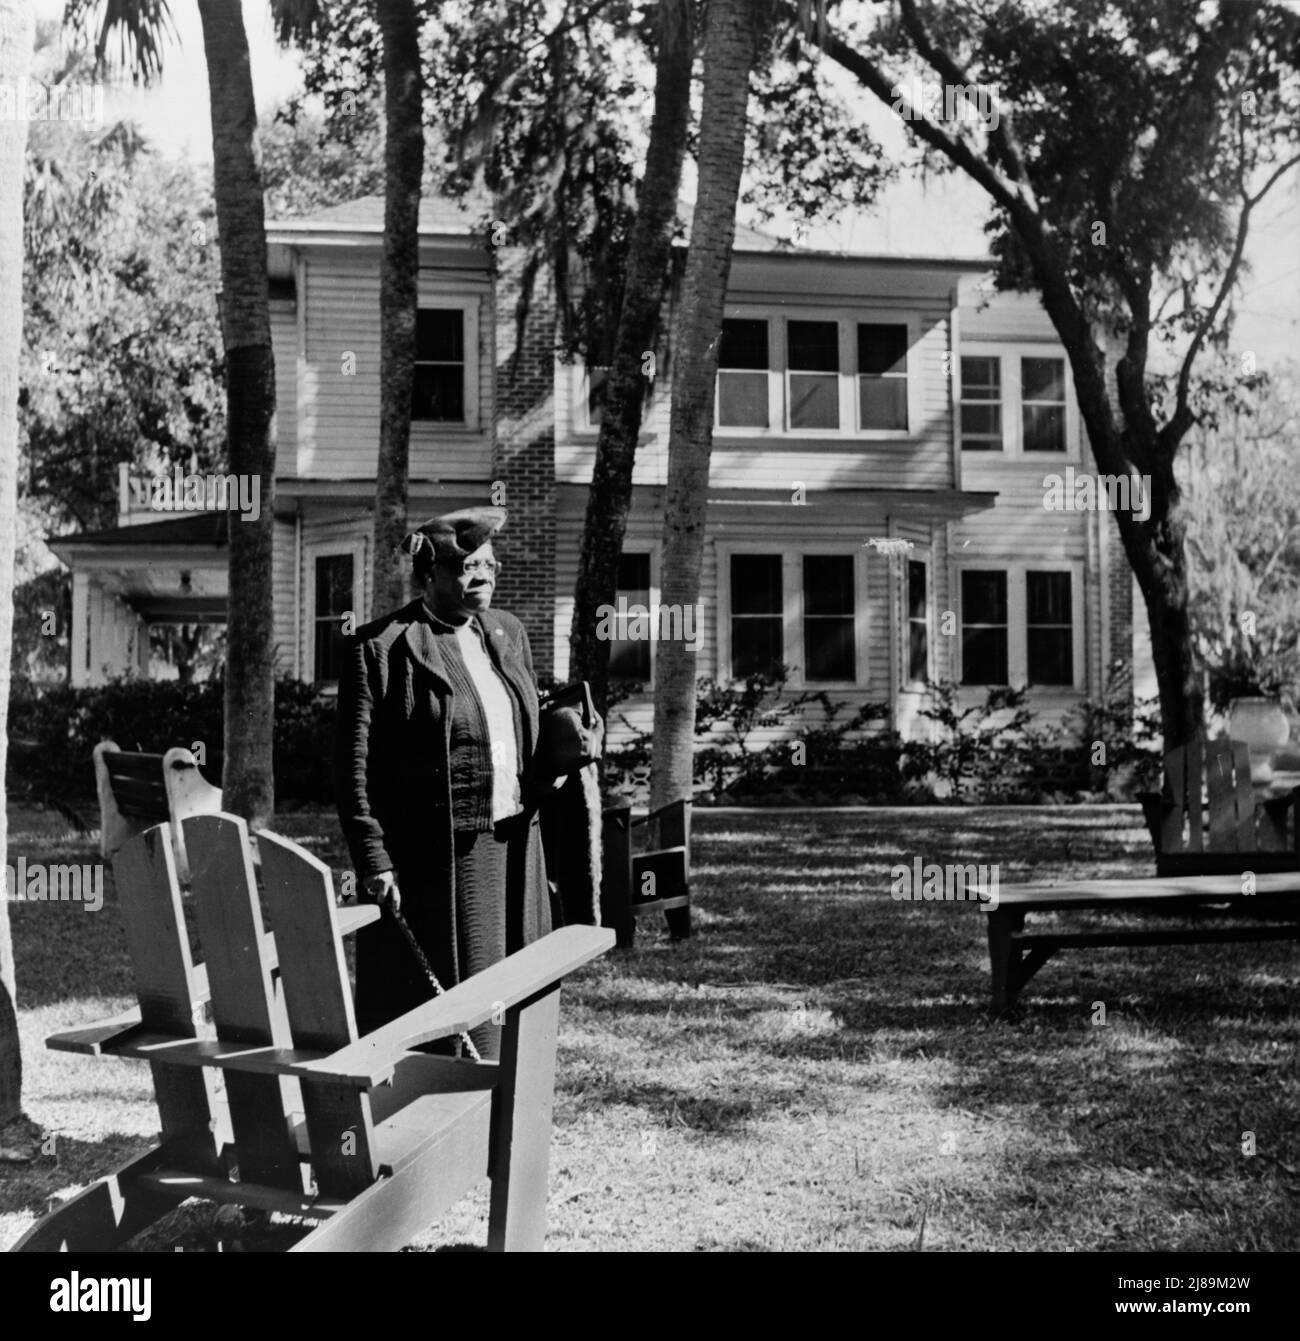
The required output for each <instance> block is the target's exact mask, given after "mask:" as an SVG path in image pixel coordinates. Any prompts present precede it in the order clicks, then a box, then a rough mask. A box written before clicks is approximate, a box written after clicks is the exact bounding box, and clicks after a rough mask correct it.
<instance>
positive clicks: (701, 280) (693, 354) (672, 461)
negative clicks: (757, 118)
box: [650, 0, 765, 809]
mask: <svg viewBox="0 0 1300 1341" xmlns="http://www.w3.org/2000/svg"><path fill="white" fill-rule="evenodd" d="M764 8H765V7H764V6H763V4H762V0H711V3H710V5H709V12H708V29H707V32H706V34H705V39H704V101H703V110H702V113H701V117H700V148H699V188H698V193H697V195H696V198H695V212H694V215H693V217H692V220H691V245H690V251H689V252H688V254H687V257H686V272H685V275H684V277H683V281H682V297H681V302H680V305H679V306H678V309H677V318H676V322H675V325H674V330H673V379H672V382H673V386H672V422H671V427H670V429H669V434H668V488H667V492H666V496H665V506H664V531H663V561H662V572H661V582H660V586H661V594H660V600H661V602H662V604H664V605H666V606H668V607H669V609H672V607H674V606H679V607H680V608H681V611H682V627H683V628H684V625H685V612H686V611H687V609H688V608H690V607H696V608H698V603H699V596H700V564H701V560H702V558H703V554H704V530H705V525H706V522H707V519H708V509H709V457H710V454H711V452H712V450H713V400H714V382H715V379H716V374H717V368H718V343H719V340H720V338H721V334H722V315H723V308H724V305H725V302H726V296H727V280H728V277H729V275H730V273H731V248H732V244H733V243H734V242H735V237H736V199H737V195H738V193H739V190H740V174H741V169H742V167H743V166H744V158H745V126H746V116H745V112H746V107H747V104H748V101H749V75H750V71H751V69H752V68H753V64H754V59H755V56H756V54H757V51H758V43H759V40H760V35H761V29H762V26H763V9H764ZM706 613H707V614H708V615H709V616H710V617H711V616H712V612H706ZM699 627H700V623H699V620H698V619H697V621H696V628H697V629H698V628H699ZM695 678H696V664H695V654H694V652H693V651H691V650H690V648H689V646H688V644H687V642H686V641H685V640H684V639H666V640H664V641H661V642H660V643H659V648H658V656H657V664H656V666H655V708H654V756H653V760H652V763H651V773H650V805H651V808H652V809H658V808H659V807H660V806H663V805H667V804H668V803H669V802H672V801H677V800H681V799H683V798H687V799H689V798H690V797H691V795H692V763H693V753H694V745H695Z"/></svg>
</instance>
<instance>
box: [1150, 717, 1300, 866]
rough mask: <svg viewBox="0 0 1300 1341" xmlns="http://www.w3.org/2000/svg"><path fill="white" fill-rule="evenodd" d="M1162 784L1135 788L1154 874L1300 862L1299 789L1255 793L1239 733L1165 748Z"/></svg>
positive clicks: (1294, 864)
mask: <svg viewBox="0 0 1300 1341" xmlns="http://www.w3.org/2000/svg"><path fill="white" fill-rule="evenodd" d="M1164 764H1165V791H1164V793H1157V792H1139V793H1138V797H1137V799H1138V800H1139V801H1140V802H1141V803H1142V811H1143V814H1144V816H1145V818H1146V823H1147V828H1148V829H1149V830H1150V833H1151V841H1152V843H1153V844H1154V845H1155V849H1156V874H1157V875H1159V876H1173V875H1227V874H1234V873H1236V872H1239V871H1245V870H1251V871H1293V870H1296V869H1300V823H1297V802H1298V801H1300V788H1294V789H1292V790H1291V791H1288V792H1286V793H1285V794H1283V795H1281V796H1274V797H1265V798H1263V799H1257V797H1256V793H1255V790H1254V788H1253V787H1252V786H1251V780H1250V752H1249V750H1248V749H1247V747H1246V745H1245V743H1244V742H1242V741H1239V740H1212V741H1199V740H1198V741H1192V742H1191V743H1190V744H1188V745H1185V746H1179V747H1177V748H1176V749H1172V750H1170V751H1169V753H1168V754H1166V755H1165V761H1164Z"/></svg>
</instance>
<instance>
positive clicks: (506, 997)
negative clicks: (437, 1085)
mask: <svg viewBox="0 0 1300 1341" xmlns="http://www.w3.org/2000/svg"><path fill="white" fill-rule="evenodd" d="M613 944H614V933H613V932H612V931H611V930H609V929H608V928H607V927H588V926H572V927H562V928H561V929H560V930H559V931H553V932H551V933H550V935H549V936H543V937H542V938H541V940H539V941H534V942H533V944H532V945H529V946H525V947H524V949H522V950H518V951H516V952H515V953H514V954H512V955H510V956H508V957H507V958H505V959H503V960H502V961H501V962H500V963H499V964H493V966H492V967H491V968H489V969H484V971H483V972H482V973H476V974H475V975H474V976H473V977H472V978H468V979H466V981H465V982H463V983H459V984H458V985H457V986H455V987H453V988H452V989H451V990H450V991H448V992H445V993H443V995H442V996H440V997H435V998H434V999H433V1000H432V1001H426V1002H425V1003H424V1004H423V1005H422V1006H417V1007H416V1008H415V1009H414V1010H412V1011H408V1012H407V1013H406V1014H405V1015H403V1016H400V1017H399V1018H398V1019H396V1020H393V1021H392V1022H391V1023H389V1024H385V1025H381V1026H380V1027H379V1028H378V1029H376V1030H374V1031H372V1032H371V1033H369V1034H367V1035H366V1036H365V1037H364V1038H361V1039H358V1040H357V1041H356V1042H355V1043H352V1044H349V1045H348V1046H347V1047H346V1048H340V1049H339V1051H338V1052H335V1053H331V1055H330V1056H328V1057H322V1058H321V1059H320V1060H319V1061H316V1062H309V1063H306V1064H305V1065H303V1066H302V1067H301V1068H298V1070H297V1074H299V1075H302V1076H311V1077H314V1078H318V1079H328V1080H334V1081H339V1082H341V1083H343V1084H349V1085H355V1086H357V1087H358V1088H361V1089H369V1088H370V1087H372V1086H374V1085H381V1084H383V1083H384V1082H385V1081H386V1080H389V1079H390V1078H391V1077H392V1074H393V1069H394V1067H396V1065H397V1063H398V1062H399V1061H400V1060H401V1058H402V1056H403V1054H405V1053H407V1052H409V1051H410V1050H411V1049H412V1048H415V1047H418V1046H419V1045H420V1044H421V1043H431V1042H433V1041H434V1040H435V1039H439V1038H448V1037H450V1036H451V1035H453V1034H462V1033H468V1032H469V1031H470V1030H471V1029H474V1028H477V1027H478V1026H479V1025H480V1024H484V1023H486V1022H487V1021H488V1020H490V1019H492V1018H493V1016H497V1017H498V1018H499V1017H500V1014H501V1012H502V1011H505V1010H509V1009H510V1008H511V1007H512V1006H517V1005H519V1003H520V1002H522V1001H527V1000H528V999H529V998H530V997H534V996H536V995H537V994H538V993H539V992H543V991H545V990H546V989H547V988H548V987H552V986H554V985H555V984H556V983H558V982H560V981H561V980H562V979H563V978H565V977H567V976H568V975H569V974H570V973H572V972H573V971H574V970H575V969H579V968H581V967H582V966H583V965H584V964H586V963H589V962H590V961H591V960H593V959H596V958H598V957H599V956H600V955H603V954H604V953H605V952H606V951H607V950H609V949H611V948H612V946H613Z"/></svg>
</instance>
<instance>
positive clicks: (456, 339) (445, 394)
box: [411, 300, 478, 427]
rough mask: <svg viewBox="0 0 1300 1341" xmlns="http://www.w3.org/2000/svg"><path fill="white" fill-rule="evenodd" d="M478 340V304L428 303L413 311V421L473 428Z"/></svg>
mask: <svg viewBox="0 0 1300 1341" xmlns="http://www.w3.org/2000/svg"><path fill="white" fill-rule="evenodd" d="M477 340H478V323H477V305H476V303H474V302H473V301H469V302H456V301H454V300H452V301H449V302H447V303H446V305H444V306H434V305H432V304H430V305H428V306H421V307H420V309H419V311H418V312H416V314H415V377H414V381H413V384H412V387H411V419H412V421H413V422H415V423H435V424H461V425H465V426H467V427H475V426H476V425H477V419H478V397H477V395H476V394H475V391H476V388H475V385H474V379H475V375H476V372H475V362H476V360H475V355H474V351H475V349H476V348H477Z"/></svg>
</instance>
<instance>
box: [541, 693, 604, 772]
mask: <svg viewBox="0 0 1300 1341" xmlns="http://www.w3.org/2000/svg"><path fill="white" fill-rule="evenodd" d="M540 708H541V721H540V725H539V728H538V733H537V758H536V760H535V768H536V772H537V774H538V776H539V777H540V776H544V777H546V778H562V777H567V776H568V775H569V774H570V773H576V772H577V771H578V770H579V769H580V768H585V767H586V766H587V765H588V764H590V763H594V762H595V761H596V760H597V759H599V758H600V756H601V750H602V748H603V746H604V739H605V723H604V721H603V720H602V718H601V716H600V714H599V713H598V712H597V711H596V704H595V701H594V700H593V699H592V697H591V686H590V685H589V684H588V683H587V681H586V680H578V681H576V682H575V683H574V684H571V685H566V686H565V687H564V688H563V689H556V690H554V691H553V692H552V693H550V694H548V695H547V696H546V697H545V698H543V699H542V700H541V704H540Z"/></svg>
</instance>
